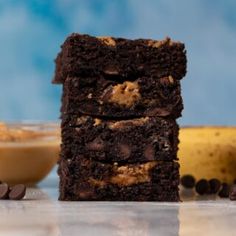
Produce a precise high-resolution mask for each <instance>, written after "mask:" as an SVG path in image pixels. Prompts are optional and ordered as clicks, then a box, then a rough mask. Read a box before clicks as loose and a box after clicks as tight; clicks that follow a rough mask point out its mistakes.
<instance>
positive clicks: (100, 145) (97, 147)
mask: <svg viewBox="0 0 236 236" xmlns="http://www.w3.org/2000/svg"><path fill="white" fill-rule="evenodd" d="M86 147H87V149H88V150H92V151H102V150H103V149H104V142H103V140H102V139H100V138H95V139H94V140H93V141H92V142H90V143H88V144H87V145H86Z"/></svg>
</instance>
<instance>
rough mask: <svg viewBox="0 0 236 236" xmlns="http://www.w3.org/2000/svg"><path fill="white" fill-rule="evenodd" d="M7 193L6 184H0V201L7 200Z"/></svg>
mask: <svg viewBox="0 0 236 236" xmlns="http://www.w3.org/2000/svg"><path fill="white" fill-rule="evenodd" d="M9 191H10V189H9V186H8V184H6V183H3V184H0V199H8V193H9Z"/></svg>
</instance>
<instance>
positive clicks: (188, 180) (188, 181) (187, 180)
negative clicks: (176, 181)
mask: <svg viewBox="0 0 236 236" xmlns="http://www.w3.org/2000/svg"><path fill="white" fill-rule="evenodd" d="M180 182H181V184H182V185H183V186H184V187H185V188H193V187H194V186H195V182H196V181H195V178H194V177H193V176H192V175H184V176H182V177H181V179H180Z"/></svg>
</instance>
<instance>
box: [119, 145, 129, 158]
mask: <svg viewBox="0 0 236 236" xmlns="http://www.w3.org/2000/svg"><path fill="white" fill-rule="evenodd" d="M119 151H120V154H121V155H122V156H123V157H124V159H128V158H129V157H130V155H131V148H130V146H129V145H127V144H120V145H119Z"/></svg>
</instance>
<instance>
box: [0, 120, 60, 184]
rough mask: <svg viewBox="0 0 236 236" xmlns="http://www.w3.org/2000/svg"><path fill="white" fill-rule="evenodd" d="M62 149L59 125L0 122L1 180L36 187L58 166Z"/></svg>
mask: <svg viewBox="0 0 236 236" xmlns="http://www.w3.org/2000/svg"><path fill="white" fill-rule="evenodd" d="M59 148H60V129H59V125H58V124H56V123H37V124H36V123H3V122H0V180H1V181H4V182H7V183H8V184H17V183H24V184H27V185H34V184H36V183H37V182H39V181H40V180H42V179H43V178H44V177H46V175H47V174H48V173H49V172H50V171H51V170H52V168H53V167H54V165H55V164H56V162H57V160H58V157H59Z"/></svg>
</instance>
